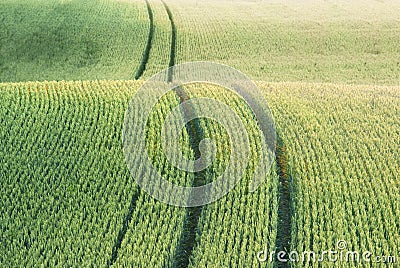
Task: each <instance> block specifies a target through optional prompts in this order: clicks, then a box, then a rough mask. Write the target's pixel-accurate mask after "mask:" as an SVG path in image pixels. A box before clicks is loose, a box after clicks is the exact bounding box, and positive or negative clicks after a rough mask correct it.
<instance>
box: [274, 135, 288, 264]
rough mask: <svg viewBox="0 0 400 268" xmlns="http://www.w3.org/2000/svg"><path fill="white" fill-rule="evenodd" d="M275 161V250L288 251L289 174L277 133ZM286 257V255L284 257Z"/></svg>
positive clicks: (284, 148)
mask: <svg viewBox="0 0 400 268" xmlns="http://www.w3.org/2000/svg"><path fill="white" fill-rule="evenodd" d="M277 138H278V140H277V146H276V163H277V168H278V175H279V188H278V191H279V203H278V225H277V235H276V245H275V249H276V252H280V251H284V252H290V241H291V229H292V218H291V215H292V207H291V197H290V192H291V187H290V174H289V170H288V168H289V167H288V157H287V153H286V147H285V144H284V142H283V141H282V139H281V137H279V135H278V136H277ZM285 258H286V257H285ZM274 266H275V267H279V268H280V267H289V264H288V263H287V262H286V263H285V262H277V263H275V265H274Z"/></svg>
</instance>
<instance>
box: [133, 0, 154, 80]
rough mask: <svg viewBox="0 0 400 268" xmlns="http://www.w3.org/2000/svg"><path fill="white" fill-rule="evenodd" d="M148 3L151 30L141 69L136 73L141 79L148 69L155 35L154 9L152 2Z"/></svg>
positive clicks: (136, 76) (137, 77)
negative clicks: (147, 65)
mask: <svg viewBox="0 0 400 268" xmlns="http://www.w3.org/2000/svg"><path fill="white" fill-rule="evenodd" d="M146 5H147V12H148V13H149V20H150V30H149V36H148V37H147V44H146V48H145V50H144V53H143V58H142V62H141V63H140V66H139V69H138V70H137V72H136V75H135V79H136V80H137V79H139V78H140V77H141V76H142V75H143V72H144V71H145V70H146V64H147V62H148V61H149V57H150V50H151V44H152V42H153V36H154V15H153V10H152V9H151V6H150V3H149V1H148V0H146Z"/></svg>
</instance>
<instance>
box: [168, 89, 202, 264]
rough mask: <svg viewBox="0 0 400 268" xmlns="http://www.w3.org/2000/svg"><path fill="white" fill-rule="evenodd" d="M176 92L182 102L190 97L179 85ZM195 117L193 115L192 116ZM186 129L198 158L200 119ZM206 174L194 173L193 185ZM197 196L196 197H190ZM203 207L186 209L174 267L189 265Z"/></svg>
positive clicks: (188, 114)
mask: <svg viewBox="0 0 400 268" xmlns="http://www.w3.org/2000/svg"><path fill="white" fill-rule="evenodd" d="M174 91H175V93H176V94H177V95H178V97H179V99H180V103H182V102H184V101H186V100H188V99H189V97H188V96H187V94H186V92H185V91H184V90H183V89H182V88H181V87H177V88H175V89H174ZM182 112H183V116H184V117H185V120H186V118H190V117H192V115H193V113H195V111H194V109H191V107H186V109H185V108H184V109H183V110H182ZM192 118H193V117H192ZM186 131H187V132H188V135H189V142H190V147H191V148H192V150H193V152H194V156H195V158H196V159H198V158H200V157H201V153H200V150H199V142H200V141H201V140H202V137H203V136H204V135H203V130H202V129H201V127H200V124H199V119H194V120H192V121H190V122H188V123H187V124H186ZM205 176H206V174H205V172H204V171H200V172H196V173H195V174H194V181H193V187H197V186H201V185H204V184H205V181H206V180H205V179H206V177H205ZM190 198H195V197H190ZM202 209H203V207H201V206H199V207H191V208H187V209H186V216H185V222H184V228H183V230H184V231H183V233H182V235H181V237H180V238H179V242H178V247H177V249H176V253H175V256H174V258H173V260H174V265H173V266H174V267H188V265H189V259H190V256H191V255H192V251H193V248H194V246H195V241H196V234H197V233H196V229H197V226H198V223H199V218H200V215H201V211H202Z"/></svg>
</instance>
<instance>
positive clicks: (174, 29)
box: [161, 0, 176, 82]
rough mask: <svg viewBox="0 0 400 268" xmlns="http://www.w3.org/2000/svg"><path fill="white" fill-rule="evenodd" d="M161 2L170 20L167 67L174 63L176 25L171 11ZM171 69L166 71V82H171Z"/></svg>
mask: <svg viewBox="0 0 400 268" xmlns="http://www.w3.org/2000/svg"><path fill="white" fill-rule="evenodd" d="M161 2H162V3H163V5H164V7H165V10H166V11H167V14H168V18H169V21H170V22H171V52H170V56H169V64H168V66H169V67H172V66H174V65H175V53H176V26H175V22H174V18H173V16H172V12H171V10H170V9H169V7H168V5H167V3H165V2H164V1H163V0H161ZM172 75H173V74H172V70H171V69H170V70H169V72H168V82H172Z"/></svg>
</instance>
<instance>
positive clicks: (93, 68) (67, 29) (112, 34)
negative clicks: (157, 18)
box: [0, 0, 149, 82]
mask: <svg viewBox="0 0 400 268" xmlns="http://www.w3.org/2000/svg"><path fill="white" fill-rule="evenodd" d="M0 20H1V27H0V81H2V82H10V81H42V80H80V79H84V80H88V79H133V78H134V75H135V73H136V71H137V69H138V68H139V65H140V63H141V60H142V56H143V51H144V49H145V45H146V42H147V37H148V32H149V18H148V13H147V9H146V4H145V2H144V1H129V2H124V1H111V0H110V1H108V0H92V1H77V0H73V1H61V0H54V1H44V0H40V1H8V0H6V1H1V2H0Z"/></svg>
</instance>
